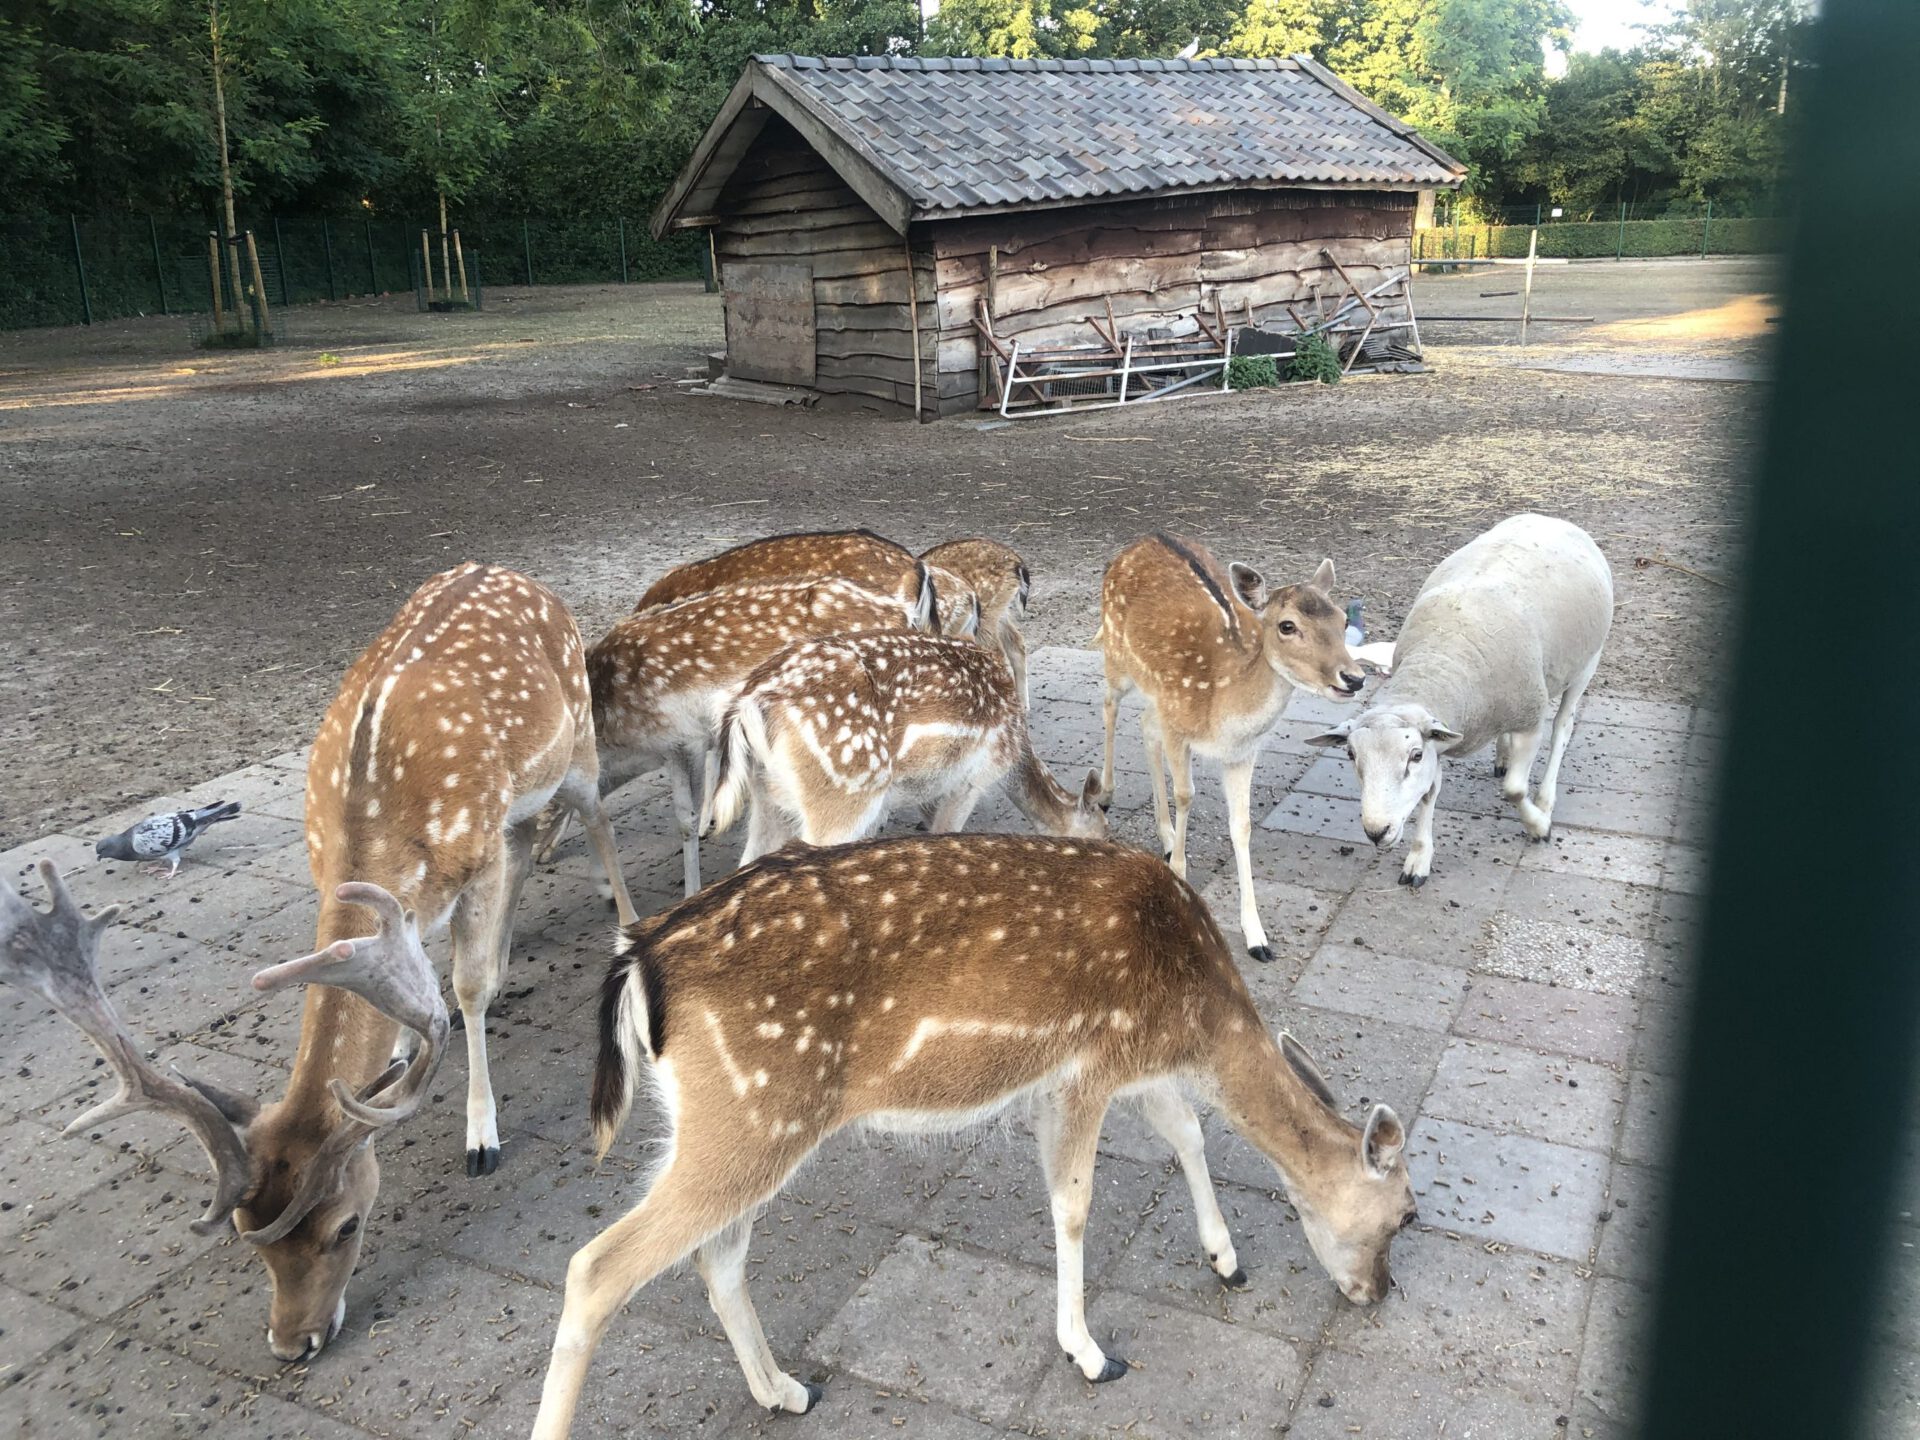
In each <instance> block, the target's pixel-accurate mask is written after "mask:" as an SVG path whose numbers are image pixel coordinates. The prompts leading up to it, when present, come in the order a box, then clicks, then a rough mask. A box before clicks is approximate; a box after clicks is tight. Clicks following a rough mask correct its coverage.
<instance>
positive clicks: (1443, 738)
mask: <svg viewBox="0 0 1920 1440" xmlns="http://www.w3.org/2000/svg"><path fill="white" fill-rule="evenodd" d="M1459 738H1460V732H1459V731H1457V730H1453V729H1450V728H1449V727H1448V726H1446V725H1444V724H1443V723H1441V722H1440V721H1439V720H1437V719H1435V718H1434V715H1433V712H1432V711H1430V710H1428V709H1427V708H1426V706H1424V705H1378V706H1375V707H1374V708H1372V709H1370V710H1368V711H1366V712H1365V713H1363V714H1361V715H1360V716H1358V717H1357V718H1355V719H1352V720H1349V721H1346V722H1345V723H1344V724H1340V725H1336V726H1334V728H1333V729H1331V730H1328V731H1325V732H1323V733H1321V734H1319V735H1315V736H1313V737H1311V738H1310V739H1309V740H1308V741H1307V743H1308V744H1309V745H1318V746H1320V747H1322V748H1323V749H1329V750H1331V749H1344V750H1345V751H1346V752H1347V756H1348V758H1349V759H1351V760H1352V761H1353V768H1354V772H1355V773H1356V774H1357V775H1358V776H1359V777H1360V828H1361V829H1362V830H1364V831H1366V832H1367V838H1368V839H1369V840H1371V841H1373V843H1374V844H1376V845H1380V846H1388V845H1397V844H1399V843H1400V836H1401V833H1402V832H1403V831H1404V830H1405V829H1406V825H1407V819H1408V817H1409V816H1411V815H1412V814H1413V812H1414V808H1415V807H1416V806H1417V805H1419V803H1420V802H1421V801H1422V800H1423V799H1425V798H1426V796H1427V793H1428V792H1429V791H1431V790H1432V789H1433V787H1434V786H1436V785H1438V784H1439V783H1440V753H1441V751H1443V750H1444V749H1446V747H1447V746H1448V745H1450V744H1452V743H1453V742H1454V741H1456V740H1458V739H1459Z"/></svg>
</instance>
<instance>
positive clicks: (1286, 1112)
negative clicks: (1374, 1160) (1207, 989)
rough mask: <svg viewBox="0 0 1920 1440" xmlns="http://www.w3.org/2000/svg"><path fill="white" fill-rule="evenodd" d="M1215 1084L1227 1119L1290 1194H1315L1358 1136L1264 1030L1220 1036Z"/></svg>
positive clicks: (1348, 1155) (1349, 1153) (1349, 1154)
mask: <svg viewBox="0 0 1920 1440" xmlns="http://www.w3.org/2000/svg"><path fill="white" fill-rule="evenodd" d="M1218 1053H1219V1056H1220V1059H1219V1068H1218V1070H1217V1071H1216V1083H1217V1084H1218V1086H1219V1089H1220V1098H1221V1101H1222V1103H1223V1107H1224V1108H1225V1110H1226V1112H1227V1119H1228V1122H1229V1123H1230V1124H1231V1125H1232V1126H1233V1128H1234V1130H1235V1131H1236V1132H1238V1133H1239V1134H1240V1135H1241V1136H1242V1137H1243V1138H1244V1139H1245V1140H1247V1142H1248V1143H1249V1144H1251V1145H1253V1146H1254V1148H1255V1149H1257V1150H1259V1151H1260V1152H1261V1153H1262V1154H1263V1155H1265V1156H1266V1157H1267V1158H1268V1159H1269V1160H1271V1161H1272V1162H1273V1164H1274V1167H1275V1168H1276V1169H1277V1170H1279V1172H1280V1178H1281V1179H1282V1180H1284V1181H1285V1182H1286V1184H1287V1188H1288V1191H1289V1192H1290V1193H1296V1194H1300V1195H1305V1196H1314V1195H1316V1194H1318V1193H1320V1192H1321V1191H1322V1190H1323V1188H1324V1183H1323V1182H1324V1180H1325V1179H1326V1178H1327V1177H1330V1176H1333V1175H1336V1174H1338V1173H1339V1170H1338V1168H1337V1167H1339V1166H1342V1165H1344V1164H1346V1163H1347V1162H1348V1161H1350V1160H1351V1158H1352V1154H1353V1147H1354V1146H1356V1145H1358V1144H1359V1134H1358V1132H1357V1131H1356V1130H1354V1128H1353V1127H1352V1126H1351V1125H1349V1124H1347V1122H1346V1121H1345V1120H1343V1119H1341V1117H1340V1116H1339V1114H1338V1113H1337V1112H1335V1111H1334V1110H1333V1108H1332V1107H1331V1106H1329V1105H1327V1104H1325V1103H1324V1102H1323V1101H1322V1100H1321V1099H1320V1097H1319V1096H1318V1095H1316V1094H1315V1093H1314V1092H1313V1091H1312V1090H1311V1089H1310V1088H1309V1087H1308V1086H1307V1084H1306V1082H1305V1081H1303V1080H1302V1079H1301V1078H1300V1077H1299V1076H1298V1075H1296V1074H1295V1073H1294V1070H1293V1067H1292V1066H1291V1065H1289V1064H1288V1063H1287V1062H1286V1059H1285V1058H1284V1057H1283V1056H1282V1055H1281V1054H1280V1047H1279V1046H1278V1045H1277V1044H1276V1043H1275V1042H1274V1039H1273V1037H1272V1036H1271V1035H1269V1034H1268V1033H1267V1032H1266V1031H1265V1030H1264V1029H1259V1030H1256V1031H1254V1032H1253V1033H1251V1034H1243V1035H1242V1036H1241V1037H1240V1038H1239V1043H1232V1042H1231V1041H1228V1040H1226V1038H1225V1037H1223V1043H1221V1044H1220V1046H1219V1050H1218Z"/></svg>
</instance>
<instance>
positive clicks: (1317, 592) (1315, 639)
mask: <svg viewBox="0 0 1920 1440" xmlns="http://www.w3.org/2000/svg"><path fill="white" fill-rule="evenodd" d="M1227 573H1228V575H1229V576H1230V577H1231V579H1232V581H1233V589H1234V593H1235V594H1237V595H1238V596H1239V597H1240V598H1241V600H1242V601H1244V602H1245V603H1246V604H1247V606H1248V607H1249V608H1250V609H1252V610H1253V611H1255V612H1256V613H1257V614H1258V615H1259V616H1260V628H1261V632H1262V635H1261V638H1262V640H1263V642H1264V646H1263V648H1264V649H1265V651H1266V656H1267V663H1268V664H1269V665H1271V666H1272V667H1273V670H1274V673H1275V674H1277V675H1279V676H1280V677H1281V678H1282V679H1284V680H1285V681H1286V682H1287V683H1288V684H1290V685H1293V686H1295V687H1296V688H1298V689H1301V690H1306V691H1308V692H1310V693H1312V694H1315V695H1324V696H1326V697H1327V698H1328V699H1331V700H1351V699H1352V698H1353V697H1354V696H1355V695H1358V694H1359V693H1360V687H1361V685H1363V684H1364V683H1365V682H1366V676H1364V675H1363V674H1361V673H1360V667H1359V665H1357V664H1356V663H1354V659H1353V656H1352V655H1351V654H1350V653H1349V652H1348V650H1347V621H1346V616H1345V615H1344V614H1343V613H1342V611H1341V609H1340V607H1339V606H1338V605H1336V604H1334V603H1333V599H1332V597H1331V596H1330V595H1329V594H1328V593H1327V592H1328V591H1330V590H1331V589H1332V588H1333V561H1331V560H1322V561H1321V562H1320V568H1319V569H1318V570H1316V571H1314V572H1313V578H1312V579H1311V580H1309V581H1307V582H1306V583H1305V584H1302V585H1283V586H1281V587H1280V588H1279V589H1278V590H1273V591H1269V590H1268V589H1267V581H1266V577H1265V576H1263V575H1262V574H1261V573H1260V572H1259V571H1258V570H1255V569H1254V568H1252V567H1251V566H1249V565H1230V566H1228V567H1227Z"/></svg>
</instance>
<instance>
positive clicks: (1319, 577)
mask: <svg viewBox="0 0 1920 1440" xmlns="http://www.w3.org/2000/svg"><path fill="white" fill-rule="evenodd" d="M1307 583H1308V584H1309V585H1311V586H1313V587H1314V588H1315V589H1317V590H1331V589H1333V561H1332V560H1331V559H1328V560H1322V561H1321V562H1320V568H1319V569H1318V570H1316V571H1314V572H1313V579H1311V580H1309V581H1308V582H1307Z"/></svg>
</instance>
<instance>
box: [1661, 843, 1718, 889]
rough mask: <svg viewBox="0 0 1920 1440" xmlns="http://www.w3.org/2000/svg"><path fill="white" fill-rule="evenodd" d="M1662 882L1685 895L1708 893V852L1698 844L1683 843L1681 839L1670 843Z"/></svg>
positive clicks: (1667, 887)
mask: <svg viewBox="0 0 1920 1440" xmlns="http://www.w3.org/2000/svg"><path fill="white" fill-rule="evenodd" d="M1660 883H1661V885H1662V886H1664V887H1665V888H1666V889H1668V890H1677V891H1679V892H1680V893H1681V894H1683V895H1704V894H1706V892H1707V856H1706V852H1705V851H1704V850H1702V849H1700V847H1699V846H1697V845H1688V844H1682V843H1680V842H1679V841H1675V842H1673V843H1672V844H1670V845H1668V846H1667V853H1666V861H1665V865H1664V868H1663V869H1662V870H1661V872H1660Z"/></svg>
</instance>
